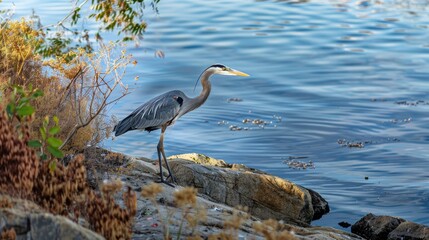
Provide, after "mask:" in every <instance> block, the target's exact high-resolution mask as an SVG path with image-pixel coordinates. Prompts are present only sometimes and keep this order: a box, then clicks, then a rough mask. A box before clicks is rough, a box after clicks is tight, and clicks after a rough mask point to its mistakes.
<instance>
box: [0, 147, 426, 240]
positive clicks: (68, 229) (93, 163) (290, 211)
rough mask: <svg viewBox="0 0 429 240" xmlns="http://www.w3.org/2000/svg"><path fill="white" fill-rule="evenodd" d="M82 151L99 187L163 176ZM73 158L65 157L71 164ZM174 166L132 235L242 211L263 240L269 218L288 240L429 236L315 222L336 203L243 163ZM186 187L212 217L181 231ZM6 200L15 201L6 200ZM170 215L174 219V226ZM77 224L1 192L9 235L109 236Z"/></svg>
mask: <svg viewBox="0 0 429 240" xmlns="http://www.w3.org/2000/svg"><path fill="white" fill-rule="evenodd" d="M83 154H84V155H85V166H86V169H87V181H88V182H89V185H90V186H91V188H93V189H96V190H97V189H99V187H100V185H101V184H103V182H109V181H115V180H117V179H120V180H121V181H122V183H123V188H124V190H125V188H127V187H131V188H132V189H133V190H134V191H136V192H137V193H139V192H141V191H142V188H144V186H148V185H149V184H151V183H153V182H154V181H156V180H157V178H158V176H157V174H158V171H159V166H158V165H157V161H155V160H151V159H145V158H133V157H129V156H126V155H123V154H119V153H112V152H109V151H107V150H105V149H101V148H89V149H86V150H85V151H84V152H83ZM70 159H71V158H70ZM67 161H68V160H67V159H64V163H65V164H67ZM170 166H171V167H172V170H173V172H174V173H175V176H176V178H177V182H178V186H176V187H174V188H173V187H170V186H168V185H165V184H163V185H162V187H163V191H162V192H161V193H160V194H159V195H157V196H156V198H155V199H152V200H150V199H147V198H145V197H143V196H141V195H140V194H137V214H136V216H135V219H134V227H133V231H132V238H133V239H163V236H164V234H165V231H166V230H168V231H169V234H170V236H174V238H176V236H180V238H183V239H184V238H186V237H188V236H191V235H192V234H193V233H195V232H196V231H197V232H198V233H199V235H200V236H201V237H202V238H203V239H207V238H208V237H209V236H213V235H215V234H218V233H220V232H222V231H224V228H225V226H226V224H227V223H228V222H229V223H234V221H235V220H234V219H235V218H236V217H237V216H247V217H240V221H242V224H240V225H239V226H237V236H238V238H239V239H264V236H263V234H261V231H258V229H257V228H255V223H260V222H261V221H263V220H266V219H275V220H276V221H275V222H276V226H278V229H282V230H286V231H288V233H289V235H288V238H284V239H429V228H428V227H427V226H423V225H418V224H414V223H410V222H407V221H405V220H403V219H400V218H393V217H386V216H382V217H377V216H374V215H367V216H365V217H364V218H362V219H361V220H360V221H358V222H357V223H356V224H355V225H353V227H352V233H348V232H344V231H341V230H338V229H334V228H331V227H315V226H311V221H312V220H315V219H319V218H320V217H322V215H324V214H326V213H328V212H329V205H328V203H327V202H326V201H325V199H323V197H322V196H320V195H319V194H318V193H316V192H314V191H312V190H311V189H307V188H305V187H302V186H299V185H297V184H295V183H293V182H290V181H288V180H285V179H281V178H278V177H275V176H271V175H269V174H266V173H264V172H261V171H259V170H256V169H251V168H248V167H246V166H244V165H238V164H228V163H226V162H224V161H222V160H217V159H213V158H210V157H207V156H204V155H201V154H184V155H177V156H172V157H170ZM164 172H167V171H164ZM183 186H192V187H194V188H196V189H197V190H198V194H197V203H198V204H199V206H200V209H203V211H204V215H205V216H206V217H205V220H204V221H200V222H199V223H198V225H197V226H196V227H193V228H190V227H186V226H185V227H184V228H182V224H183V216H185V214H184V212H183V211H184V210H183V209H182V208H179V207H177V206H176V204H175V203H174V195H175V193H176V192H177V191H180V190H181V189H183ZM5 199H7V201H6V200H5ZM115 200H116V202H118V203H119V204H124V203H123V202H122V198H121V194H117V196H115ZM153 200H155V201H153ZM4 202H8V203H10V204H1V203H4ZM236 206H246V211H247V213H248V214H245V213H244V212H243V210H236V209H235V208H234V207H236ZM192 211H198V209H192ZM240 214H242V215H240ZM196 215H197V214H196V213H195V216H196ZM165 216H170V217H169V220H168V223H167V224H166V221H165V219H164V218H165ZM77 222H78V224H77V223H76V222H73V221H71V220H69V219H67V218H65V217H62V216H54V215H52V214H49V213H46V212H45V211H44V210H43V209H41V208H40V207H38V206H37V205H35V204H34V203H32V202H30V201H25V200H19V199H11V198H9V197H8V196H5V195H0V232H1V233H2V237H3V238H5V239H8V238H7V237H8V235H7V234H8V233H7V232H6V231H5V230H6V229H11V228H14V229H15V232H16V237H17V239H46V236H49V238H50V239H101V238H102V237H101V236H100V235H98V234H96V233H94V232H92V231H90V230H88V229H86V228H85V227H86V223H85V222H84V221H77ZM3 238H2V239H3Z"/></svg>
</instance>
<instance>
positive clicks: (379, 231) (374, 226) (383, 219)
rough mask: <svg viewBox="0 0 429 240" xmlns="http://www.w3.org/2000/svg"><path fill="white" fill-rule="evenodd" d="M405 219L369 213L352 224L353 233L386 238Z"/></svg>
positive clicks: (373, 237) (370, 237) (379, 238)
mask: <svg viewBox="0 0 429 240" xmlns="http://www.w3.org/2000/svg"><path fill="white" fill-rule="evenodd" d="M404 221H405V220H404V219H401V218H395V217H390V216H376V215H374V214H372V213H369V214H367V215H366V216H365V217H363V218H361V219H360V220H359V221H357V222H356V223H355V224H353V226H352V233H355V234H357V235H359V236H362V237H364V238H367V239H371V240H384V239H387V235H389V233H390V232H391V231H393V230H394V229H395V228H396V227H398V226H399V224H401V223H402V222H404Z"/></svg>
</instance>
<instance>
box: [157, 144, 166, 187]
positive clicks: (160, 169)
mask: <svg viewBox="0 0 429 240" xmlns="http://www.w3.org/2000/svg"><path fill="white" fill-rule="evenodd" d="M162 138H163V135H161V137H160V138H159V142H158V146H157V147H156V150H157V152H158V162H159V176H160V177H161V182H164V176H163V174H162V160H161V145H162V140H163V139H162Z"/></svg>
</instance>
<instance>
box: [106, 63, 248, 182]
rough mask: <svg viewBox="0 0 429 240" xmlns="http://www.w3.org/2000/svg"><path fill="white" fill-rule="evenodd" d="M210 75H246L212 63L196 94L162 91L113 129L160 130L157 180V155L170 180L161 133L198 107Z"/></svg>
mask: <svg viewBox="0 0 429 240" xmlns="http://www.w3.org/2000/svg"><path fill="white" fill-rule="evenodd" d="M212 74H221V75H236V76H248V75H247V74H245V73H242V72H239V71H237V70H234V69H231V68H228V67H225V66H224V65H220V64H215V65H212V66H210V67H208V68H207V69H206V70H205V71H204V72H203V73H202V74H201V77H200V79H201V85H202V87H203V90H202V91H201V93H200V95H198V96H197V97H195V98H190V97H187V96H186V95H185V94H184V93H183V92H182V91H179V90H173V91H170V92H166V93H164V94H161V95H159V96H157V97H155V98H152V99H151V100H149V101H147V102H146V103H144V104H143V105H141V106H140V107H138V108H137V109H136V110H134V111H133V112H132V113H131V114H130V115H129V116H127V117H126V118H124V119H123V120H121V121H120V122H119V123H118V124H117V125H116V126H115V128H114V130H113V131H114V132H115V136H119V135H122V134H124V133H126V132H128V131H131V130H137V129H139V130H146V131H148V132H150V131H153V130H157V129H161V137H160V140H159V143H158V148H157V150H158V159H159V164H160V174H161V182H164V179H163V176H162V167H161V154H162V156H163V158H164V161H165V162H166V166H167V169H168V172H169V174H170V175H169V177H170V176H171V178H172V180H173V181H174V178H173V175H172V173H171V170H170V167H169V166H168V162H167V159H166V157H165V153H164V143H163V142H164V132H165V130H166V129H167V127H168V126H170V125H172V124H173V123H174V122H175V121H176V120H177V119H179V118H180V117H181V116H183V115H184V114H186V113H188V112H190V111H192V110H194V109H196V108H198V107H199V106H201V105H202V104H203V103H204V102H205V101H206V100H207V98H208V96H209V95H210V91H211V84H210V81H209V77H210V76H211V75H212ZM167 178H168V177H167Z"/></svg>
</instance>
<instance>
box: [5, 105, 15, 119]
mask: <svg viewBox="0 0 429 240" xmlns="http://www.w3.org/2000/svg"><path fill="white" fill-rule="evenodd" d="M6 112H7V114H9V116H12V115H13V113H14V112H15V104H13V103H9V104H8V105H7V107H6Z"/></svg>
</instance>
